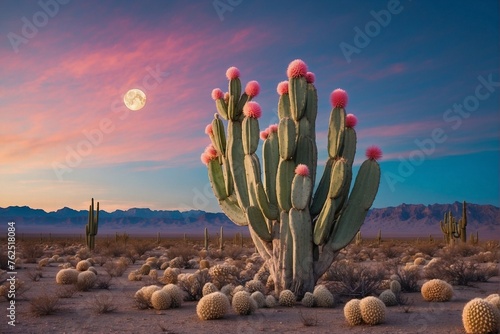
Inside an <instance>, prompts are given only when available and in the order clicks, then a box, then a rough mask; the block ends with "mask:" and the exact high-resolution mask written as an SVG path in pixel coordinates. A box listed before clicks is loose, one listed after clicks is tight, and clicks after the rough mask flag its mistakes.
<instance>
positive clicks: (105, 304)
mask: <svg viewBox="0 0 500 334" xmlns="http://www.w3.org/2000/svg"><path fill="white" fill-rule="evenodd" d="M90 308H91V310H92V311H93V312H94V313H96V314H105V313H111V312H113V311H115V310H116V305H115V304H114V303H113V297H112V296H111V295H108V294H103V293H99V294H97V295H95V296H94V298H93V299H92V300H91V301H90Z"/></svg>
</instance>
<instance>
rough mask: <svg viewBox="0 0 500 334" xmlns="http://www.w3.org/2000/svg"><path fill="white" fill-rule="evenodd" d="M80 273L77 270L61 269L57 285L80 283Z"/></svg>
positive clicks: (57, 276)
mask: <svg viewBox="0 0 500 334" xmlns="http://www.w3.org/2000/svg"><path fill="white" fill-rule="evenodd" d="M78 274H80V272H79V271H78V270H76V269H72V268H67V269H61V270H59V271H58V273H57V275H56V283H57V284H75V283H76V282H77V281H78Z"/></svg>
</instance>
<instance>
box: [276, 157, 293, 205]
mask: <svg viewBox="0 0 500 334" xmlns="http://www.w3.org/2000/svg"><path fill="white" fill-rule="evenodd" d="M294 175H295V164H294V163H293V161H292V160H281V161H280V163H279V165H278V177H277V178H276V195H277V197H278V205H279V207H280V209H281V210H284V211H286V212H288V211H289V210H290V208H291V207H292V200H291V196H290V194H291V192H292V180H293V177H294Z"/></svg>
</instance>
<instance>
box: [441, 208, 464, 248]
mask: <svg viewBox="0 0 500 334" xmlns="http://www.w3.org/2000/svg"><path fill="white" fill-rule="evenodd" d="M439 225H440V226H441V231H442V232H443V234H444V240H445V242H446V243H447V244H448V245H451V244H453V243H454V241H455V239H460V240H461V241H462V242H463V243H465V242H466V241H467V203H466V202H465V201H464V202H463V205H462V218H460V219H459V220H458V221H457V220H456V219H455V217H453V214H452V213H451V211H449V212H447V213H445V214H444V218H443V220H441V221H440V222H439Z"/></svg>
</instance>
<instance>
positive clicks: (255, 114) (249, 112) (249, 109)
mask: <svg viewBox="0 0 500 334" xmlns="http://www.w3.org/2000/svg"><path fill="white" fill-rule="evenodd" d="M243 114H245V116H246V117H252V118H259V117H260V115H262V109H261V108H260V105H259V104H258V103H257V102H255V101H249V102H247V103H245V105H244V106H243Z"/></svg>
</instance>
